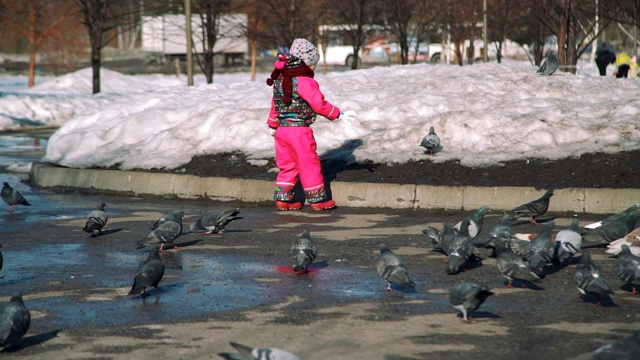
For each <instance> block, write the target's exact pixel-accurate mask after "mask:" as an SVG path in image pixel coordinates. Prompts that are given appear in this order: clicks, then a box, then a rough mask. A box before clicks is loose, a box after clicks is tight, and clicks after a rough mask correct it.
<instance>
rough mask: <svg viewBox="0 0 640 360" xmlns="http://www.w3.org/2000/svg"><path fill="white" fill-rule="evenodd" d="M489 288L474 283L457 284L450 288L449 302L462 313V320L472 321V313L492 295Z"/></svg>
mask: <svg viewBox="0 0 640 360" xmlns="http://www.w3.org/2000/svg"><path fill="white" fill-rule="evenodd" d="M493 294H494V293H492V292H491V291H489V288H488V287H486V286H480V285H478V284H473V283H462V284H456V285H454V286H453V287H452V288H451V289H450V290H449V302H451V305H453V308H454V309H456V310H458V311H460V312H461V313H462V321H471V313H472V312H474V311H476V310H478V308H479V307H480V305H482V303H484V301H485V300H486V299H487V298H488V297H489V296H491V295H493Z"/></svg>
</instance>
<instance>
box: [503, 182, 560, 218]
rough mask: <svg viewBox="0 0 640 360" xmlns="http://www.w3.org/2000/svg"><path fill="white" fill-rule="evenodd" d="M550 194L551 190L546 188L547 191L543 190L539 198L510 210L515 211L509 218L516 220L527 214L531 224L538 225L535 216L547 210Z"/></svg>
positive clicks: (551, 193)
mask: <svg viewBox="0 0 640 360" xmlns="http://www.w3.org/2000/svg"><path fill="white" fill-rule="evenodd" d="M552 196H553V190H547V192H545V193H544V195H542V197H541V198H539V199H536V200H533V201H530V202H528V203H526V204H522V205H520V206H518V207H516V208H514V209H513V210H511V212H514V213H515V214H514V215H512V216H511V220H516V219H519V218H521V217H525V216H527V217H529V220H530V221H531V224H533V225H538V223H537V222H536V218H537V217H538V216H540V215H544V214H545V213H546V212H547V210H548V209H549V200H551V197H552Z"/></svg>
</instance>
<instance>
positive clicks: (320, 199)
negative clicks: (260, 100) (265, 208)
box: [267, 38, 340, 211]
mask: <svg viewBox="0 0 640 360" xmlns="http://www.w3.org/2000/svg"><path fill="white" fill-rule="evenodd" d="M319 59H320V54H318V50H317V49H316V47H315V46H313V44H312V43H310V42H309V41H308V40H306V39H301V38H300V39H295V40H294V41H293V43H292V44H291V49H290V51H289V54H278V57H277V60H276V62H275V63H274V66H275V70H273V72H272V73H271V77H270V78H269V79H267V84H268V85H269V86H272V85H273V99H272V100H271V112H270V113H269V120H268V121H267V124H268V125H269V127H270V129H271V130H270V131H271V133H272V134H273V135H274V139H275V145H276V165H277V166H278V168H279V169H280V171H279V172H278V176H277V178H276V190H275V195H274V199H275V200H276V208H277V209H278V210H298V209H300V208H301V207H302V203H300V202H294V201H293V196H294V192H293V188H294V186H295V184H296V183H297V182H298V179H299V180H300V182H301V184H302V188H303V189H304V193H305V197H306V199H307V201H308V202H309V204H310V207H311V209H312V210H316V211H321V210H328V209H333V208H334V207H335V206H336V204H335V202H334V201H333V200H331V199H329V198H328V196H327V192H326V191H325V188H324V177H323V176H322V172H321V168H320V157H319V156H318V154H317V153H316V148H317V144H316V140H315V138H314V136H313V131H312V130H311V128H310V127H309V126H310V125H311V124H313V123H314V122H315V121H316V114H318V115H322V116H324V117H326V118H327V119H329V120H331V121H333V120H336V119H338V118H339V117H340V109H338V108H337V107H335V106H333V105H331V104H330V103H329V102H327V101H325V100H324V95H323V94H322V92H320V87H319V85H318V83H317V82H316V81H315V80H314V79H313V76H314V71H315V68H316V64H317V63H318V60H319ZM276 130H277V131H276ZM274 133H275V134H274Z"/></svg>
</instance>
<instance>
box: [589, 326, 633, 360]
mask: <svg viewBox="0 0 640 360" xmlns="http://www.w3.org/2000/svg"><path fill="white" fill-rule="evenodd" d="M637 359H640V330H638V331H636V332H635V333H633V334H632V335H631V336H629V337H626V338H623V339H620V340H616V341H614V342H612V343H610V344H607V345H603V346H601V347H599V348H598V349H597V350H596V351H595V352H594V353H593V354H591V357H590V358H589V360H637Z"/></svg>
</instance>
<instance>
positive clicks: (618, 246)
mask: <svg viewBox="0 0 640 360" xmlns="http://www.w3.org/2000/svg"><path fill="white" fill-rule="evenodd" d="M622 245H627V246H629V250H630V251H631V253H632V254H633V255H636V256H640V227H639V228H636V229H634V230H633V231H632V232H630V233H628V234H627V235H625V237H623V238H620V239H618V240H614V241H612V242H610V243H609V245H607V254H613V255H617V254H619V253H620V251H621V250H622Z"/></svg>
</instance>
